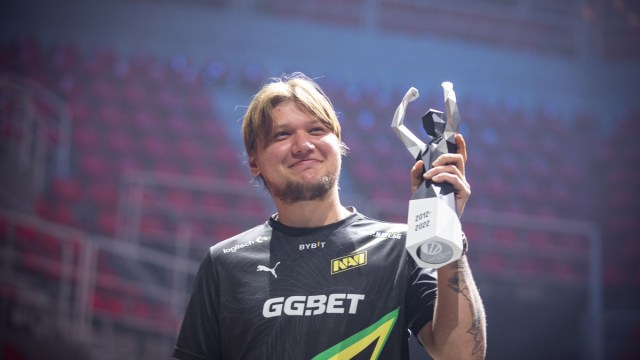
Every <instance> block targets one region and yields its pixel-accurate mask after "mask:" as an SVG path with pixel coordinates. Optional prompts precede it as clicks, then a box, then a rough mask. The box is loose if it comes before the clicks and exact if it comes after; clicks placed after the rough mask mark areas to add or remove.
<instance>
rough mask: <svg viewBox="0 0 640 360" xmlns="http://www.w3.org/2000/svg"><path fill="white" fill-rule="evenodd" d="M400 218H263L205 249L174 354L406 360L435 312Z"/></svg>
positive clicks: (430, 281)
mask: <svg viewBox="0 0 640 360" xmlns="http://www.w3.org/2000/svg"><path fill="white" fill-rule="evenodd" d="M405 235H406V225H403V224H395V223H388V222H381V221H377V220H373V219H370V218H367V217H366V216H364V215H362V214H359V213H358V212H356V211H355V209H354V210H353V213H352V214H351V215H350V216H348V217H347V218H345V219H343V220H342V221H339V222H337V223H334V224H330V225H327V226H323V227H319V228H312V229H307V228H305V229H302V228H291V227H287V226H284V225H282V224H281V223H279V222H277V221H275V220H273V219H269V221H267V222H266V223H264V224H262V225H259V226H256V227H255V228H253V229H250V230H248V231H246V232H244V233H242V234H239V235H237V236H235V237H233V238H230V239H228V240H225V241H223V242H220V243H218V244H216V245H215V246H212V247H211V249H210V251H209V253H208V254H207V256H206V257H205V259H204V260H203V262H202V264H201V267H200V269H199V271H198V275H197V278H196V283H195V286H194V290H193V293H192V295H191V300H190V302H189V305H188V307H187V311H186V314H185V317H184V321H183V324H182V328H181V330H180V334H179V336H178V341H177V344H176V347H175V350H174V356H175V357H177V358H180V359H378V358H379V359H406V358H408V336H409V330H411V332H412V333H414V334H417V332H418V331H419V330H420V329H421V328H422V326H424V325H425V324H426V323H427V322H429V321H430V320H431V319H432V317H433V307H434V302H435V288H436V282H435V271H434V270H432V269H420V268H418V267H417V266H416V265H415V263H414V262H413V260H412V259H411V258H410V257H409V256H408V255H407V252H406V251H405Z"/></svg>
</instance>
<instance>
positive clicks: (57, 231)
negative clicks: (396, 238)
mask: <svg viewBox="0 0 640 360" xmlns="http://www.w3.org/2000/svg"><path fill="white" fill-rule="evenodd" d="M293 71H302V72H304V73H306V74H307V75H309V76H310V77H313V78H316V79H317V81H318V83H319V84H320V85H321V86H322V87H323V88H324V89H325V91H326V92H327V94H328V95H329V97H330V98H331V99H332V101H333V103H334V106H335V107H336V109H337V111H338V112H339V117H340V119H341V122H342V126H343V133H344V141H345V142H346V143H347V145H348V146H349V147H350V148H351V151H350V153H349V154H348V156H347V157H346V159H345V161H344V169H343V173H342V177H341V188H342V195H343V203H345V204H349V205H355V206H356V207H357V208H358V210H360V211H361V212H364V213H365V214H368V215H370V216H372V217H376V218H380V219H385V220H393V221H405V220H406V209H407V200H408V199H409V196H410V188H409V182H408V179H407V174H408V169H409V168H410V166H411V164H412V161H413V160H412V159H411V156H410V155H409V153H408V152H407V151H406V149H405V148H404V147H403V146H402V144H401V143H400V141H399V140H398V139H397V138H396V137H395V134H394V133H393V132H392V131H391V130H390V128H389V125H390V122H391V119H392V117H393V113H394V111H395V108H396V107H397V105H398V104H399V102H400V100H401V99H402V96H403V95H404V93H405V92H406V90H407V89H408V88H409V87H410V86H414V87H416V88H418V89H419V90H420V92H421V97H420V98H419V99H418V100H417V101H415V102H414V103H411V104H410V105H409V111H408V115H407V118H406V123H407V125H408V126H409V127H410V128H412V129H413V130H414V133H416V134H423V131H422V129H420V122H419V119H420V117H421V116H422V114H423V113H424V112H426V111H427V110H428V109H429V108H435V109H441V110H442V109H443V108H444V103H443V95H442V89H441V87H440V83H441V82H443V81H452V82H453V83H454V86H455V90H456V93H457V98H458V105H459V109H460V113H461V115H462V128H461V132H462V133H463V134H464V136H465V138H466V139H467V144H468V145H467V146H468V152H469V161H468V164H467V177H468V179H469V181H470V183H471V186H472V192H473V195H472V197H471V200H470V201H469V204H468V206H467V209H466V211H465V215H464V217H463V228H464V229H465V232H466V233H467V236H468V237H469V239H470V255H469V259H470V262H471V264H472V267H473V270H474V274H475V277H476V280H477V282H478V286H479V288H480V291H481V294H482V297H483V299H484V302H485V305H486V309H487V318H488V343H489V344H488V353H487V357H488V358H489V359H614V360H629V359H640V345H638V344H640V306H639V304H638V303H639V300H640V267H639V266H638V264H639V263H640V262H639V260H640V242H639V240H640V239H639V238H638V233H639V230H640V216H639V205H638V204H639V202H640V192H639V191H638V187H637V186H638V184H639V182H640V146H638V145H637V140H636V138H637V136H638V133H639V130H640V126H639V125H638V124H639V123H640V95H639V94H640V2H638V1H636V0H634V1H629V0H564V1H556V0H475V1H472V0H450V1H435V0H422V1H420V0H342V1H339V0H325V1H319V0H264V1H261V0H239V1H231V0H181V1H176V0H112V1H99V0H84V1H80V0H61V1H55V2H53V1H38V0H8V1H3V2H2V3H1V4H0V239H1V244H2V245H1V248H0V250H1V253H0V256H1V259H2V260H1V265H0V267H1V269H0V271H1V276H0V359H11V360H23V359H71V358H73V359H120V358H136V359H166V358H169V357H170V353H171V351H172V348H173V345H174V341H175V338H176V334H177V331H178V328H179V326H180V322H181V319H182V315H183V312H184V309H185V306H186V300H187V299H188V295H189V292H190V290H191V286H192V283H193V280H194V274H195V272H196V270H197V267H198V264H199V262H200V260H201V259H202V257H203V256H204V254H205V253H206V251H207V248H208V247H209V246H211V245H212V244H214V243H216V242H218V241H220V240H222V239H225V238H226V237H228V236H231V235H233V234H235V233H238V232H240V231H242V230H243V229H246V228H248V227H251V226H254V225H256V224H258V223H260V222H263V221H265V220H266V219H267V216H268V215H270V214H271V213H272V212H273V211H274V209H273V207H272V205H271V202H270V199H269V197H268V194H267V193H266V191H265V190H263V189H262V188H261V187H259V186H256V185H254V184H252V183H251V182H250V181H251V176H250V173H249V171H248V168H247V164H246V156H245V154H244V149H243V146H242V143H241V136H240V119H241V118H242V116H243V114H244V110H245V108H246V105H248V103H249V101H250V100H251V96H252V95H253V94H254V93H255V92H257V90H258V89H259V87H260V86H261V85H262V84H263V83H265V82H266V81H268V79H269V78H271V77H274V76H279V75H281V74H283V73H286V72H293ZM425 136H426V135H423V137H425ZM282 341H283V342H286V341H287V339H282ZM412 346H413V348H412V349H413V350H412V359H427V358H428V357H427V356H426V355H424V354H422V351H419V349H416V346H415V344H413V345H412ZM414 350H418V351H414Z"/></svg>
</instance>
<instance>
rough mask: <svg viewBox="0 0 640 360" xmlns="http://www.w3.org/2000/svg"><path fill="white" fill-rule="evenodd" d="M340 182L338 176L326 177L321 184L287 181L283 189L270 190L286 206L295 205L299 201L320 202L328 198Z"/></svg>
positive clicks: (321, 180)
mask: <svg viewBox="0 0 640 360" xmlns="http://www.w3.org/2000/svg"><path fill="white" fill-rule="evenodd" d="M337 181H338V177H337V176H336V175H329V174H327V175H325V176H323V177H322V178H321V179H320V181H319V182H317V183H313V184H306V183H304V182H299V181H291V180H289V181H287V182H286V184H285V185H284V186H283V187H280V188H277V189H274V188H269V191H270V192H271V195H273V197H275V198H278V199H280V201H282V202H283V203H285V204H293V203H296V202H299V201H311V200H320V199H323V198H325V197H326V196H327V194H328V193H329V192H330V191H331V190H332V189H333V187H334V186H335V185H336V182H337Z"/></svg>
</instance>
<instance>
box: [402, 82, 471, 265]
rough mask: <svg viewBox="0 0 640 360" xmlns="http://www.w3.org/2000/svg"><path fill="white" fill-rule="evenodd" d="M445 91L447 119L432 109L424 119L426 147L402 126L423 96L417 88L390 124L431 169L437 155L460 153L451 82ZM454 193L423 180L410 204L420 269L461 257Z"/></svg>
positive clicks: (410, 239) (410, 234) (412, 247)
mask: <svg viewBox="0 0 640 360" xmlns="http://www.w3.org/2000/svg"><path fill="white" fill-rule="evenodd" d="M442 88H443V90H444V101H445V114H444V116H443V113H442V112H441V111H437V110H433V109H430V110H429V111H428V112H427V113H426V114H425V115H424V116H423V117H422V126H423V127H424V129H425V131H426V132H427V134H428V135H429V138H430V139H429V142H428V143H427V144H425V143H424V142H422V141H421V140H420V139H419V138H418V137H417V136H415V135H414V134H413V133H412V132H411V131H410V130H409V129H407V127H406V126H404V125H403V121H404V116H405V112H406V109H407V104H408V103H410V102H412V101H414V100H415V99H417V98H418V97H419V96H420V94H419V93H418V90H417V89H415V88H413V87H412V88H410V89H409V91H407V93H406V94H405V96H404V97H403V98H402V102H401V103H400V105H398V108H397V109H396V113H395V115H394V116H393V122H392V123H391V127H392V128H393V130H394V131H395V132H396V134H397V135H398V137H400V140H402V142H403V143H404V145H405V146H406V147H407V150H409V152H410V153H411V155H413V157H414V158H415V160H416V161H418V160H420V159H422V160H423V161H424V164H425V166H428V167H429V169H430V168H431V164H432V163H433V162H434V161H435V160H436V159H437V158H438V156H440V155H442V154H444V153H455V152H456V151H457V147H456V139H455V136H456V133H457V132H458V127H459V124H460V114H459V113H458V106H457V104H456V94H455V92H454V91H453V84H452V83H450V82H444V83H442ZM424 172H426V169H424V170H423V173H424ZM453 190H454V189H453V185H451V184H449V183H439V184H437V183H434V182H432V181H424V180H422V182H421V183H420V185H418V188H417V190H416V191H415V192H414V193H413V196H412V197H411V200H410V201H409V212H408V220H407V224H408V226H409V227H408V229H407V244H406V248H407V251H408V252H409V254H410V255H411V256H412V257H413V259H414V260H415V261H416V263H417V264H418V266H420V267H427V268H436V269H437V268H439V267H442V266H444V265H446V264H449V263H451V262H453V261H456V260H458V259H460V258H461V257H462V254H463V240H462V236H463V235H462V226H461V225H460V219H459V218H458V213H457V212H456V204H455V194H454V191H453Z"/></svg>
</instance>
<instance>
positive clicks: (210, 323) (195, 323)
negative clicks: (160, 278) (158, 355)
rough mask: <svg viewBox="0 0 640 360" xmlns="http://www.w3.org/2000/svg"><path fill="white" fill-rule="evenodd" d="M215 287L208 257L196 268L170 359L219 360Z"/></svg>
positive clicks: (216, 292)
mask: <svg viewBox="0 0 640 360" xmlns="http://www.w3.org/2000/svg"><path fill="white" fill-rule="evenodd" d="M216 284H217V281H216V276H215V273H214V268H213V260H212V259H211V255H210V254H209V253H208V254H207V256H206V257H205V258H204V260H203V261H202V263H201V264H200V268H199V270H198V274H197V276H196V281H195V284H194V287H193V291H192V293H191V298H190V300H189V304H188V305H187V310H186V312H185V315H184V319H183V321H182V326H181V327H180V333H179V334H178V340H177V342H176V346H175V348H174V351H173V357H175V358H178V359H183V360H192V359H194V360H195V359H198V360H200V359H207V360H209V359H220V358H221V356H220V340H219V339H220V330H219V328H218V308H219V300H218V299H219V296H218V291H217V286H216Z"/></svg>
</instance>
